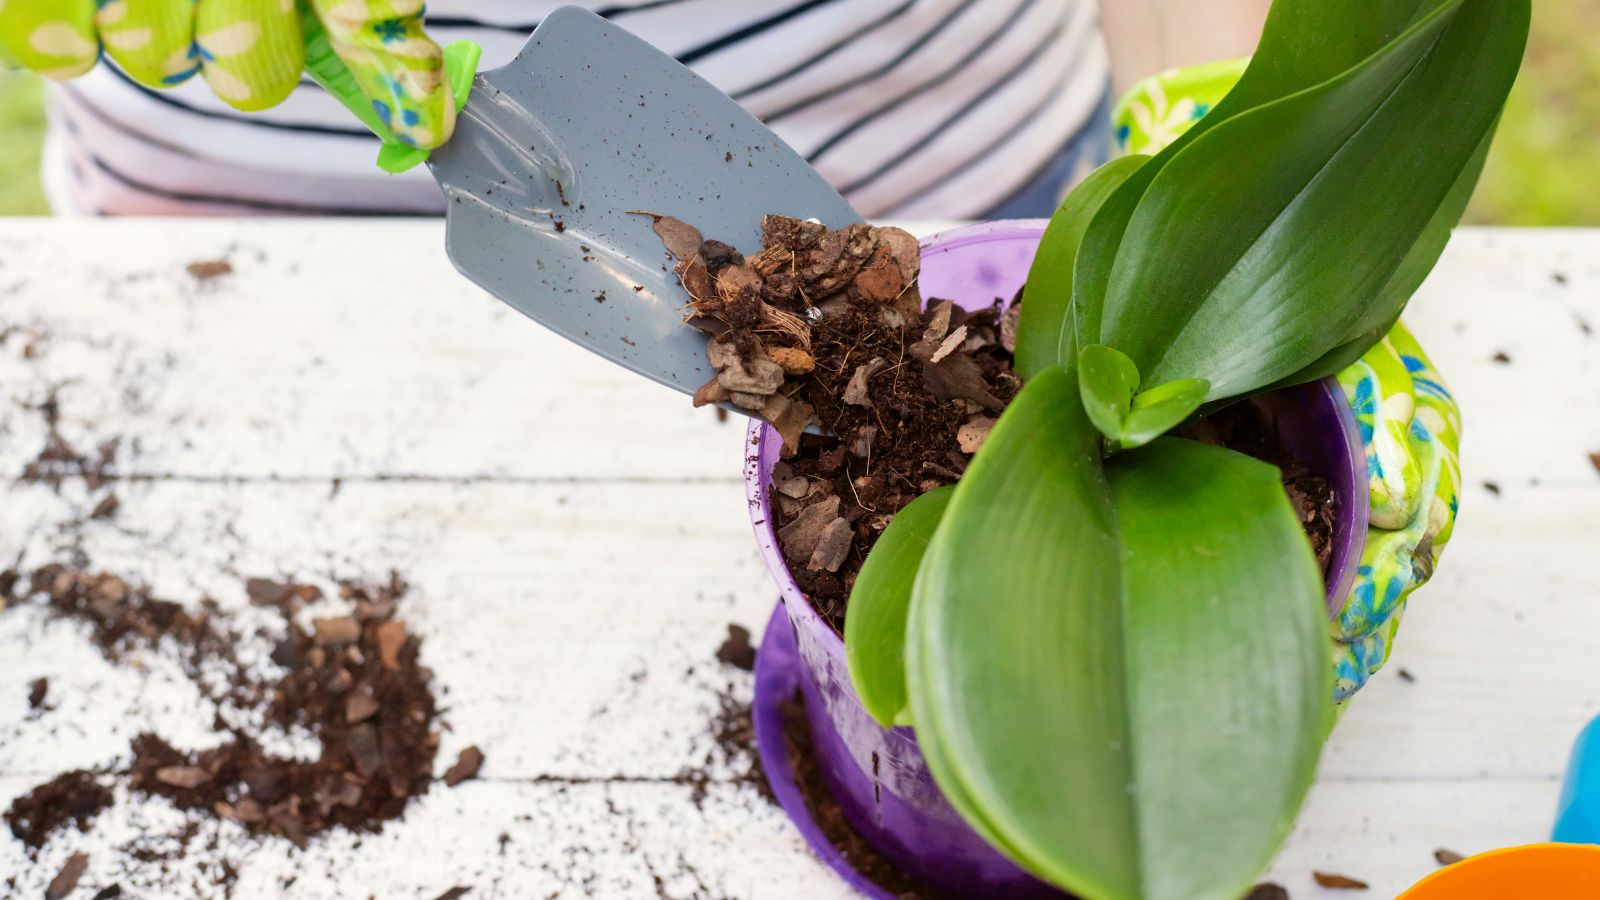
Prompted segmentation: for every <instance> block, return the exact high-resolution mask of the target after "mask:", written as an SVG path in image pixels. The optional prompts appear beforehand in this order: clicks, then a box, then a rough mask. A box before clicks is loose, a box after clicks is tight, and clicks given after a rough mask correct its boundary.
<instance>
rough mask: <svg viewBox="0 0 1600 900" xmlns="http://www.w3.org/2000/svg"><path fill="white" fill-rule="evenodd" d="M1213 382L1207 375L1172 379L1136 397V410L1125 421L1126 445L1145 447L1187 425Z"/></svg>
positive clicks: (1123, 425)
mask: <svg viewBox="0 0 1600 900" xmlns="http://www.w3.org/2000/svg"><path fill="white" fill-rule="evenodd" d="M1210 389H1211V383H1210V382H1208V381H1206V380H1205V379H1204V378H1184V379H1180V380H1178V381H1169V382H1167V383H1166V384H1163V385H1158V386H1156V387H1153V388H1151V389H1150V390H1148V391H1144V392H1142V393H1140V394H1138V395H1137V396H1135V397H1134V398H1133V409H1132V410H1130V411H1129V412H1128V415H1127V417H1126V418H1124V419H1123V420H1122V448H1123V449H1124V450H1128V449H1132V448H1134V447H1143V446H1144V445H1145V444H1148V443H1150V442H1151V441H1153V440H1155V439H1156V438H1158V437H1160V436H1162V435H1163V434H1166V433H1167V432H1168V431H1171V430H1172V429H1174V428H1176V427H1178V426H1179V425H1181V424H1183V421H1184V420H1185V419H1187V418H1189V416H1190V414H1192V413H1193V412H1194V411H1195V410H1197V409H1199V408H1200V403H1201V402H1202V401H1203V400H1205V399H1206V392H1207V391H1209V390H1210Z"/></svg>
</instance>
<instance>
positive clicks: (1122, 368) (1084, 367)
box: [1078, 344, 1139, 441]
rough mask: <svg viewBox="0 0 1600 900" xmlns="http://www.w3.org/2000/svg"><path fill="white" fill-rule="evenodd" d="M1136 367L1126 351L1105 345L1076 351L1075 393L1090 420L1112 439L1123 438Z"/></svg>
mask: <svg viewBox="0 0 1600 900" xmlns="http://www.w3.org/2000/svg"><path fill="white" fill-rule="evenodd" d="M1138 389H1139V370H1138V369H1137V368H1135V367H1134V365H1133V360H1131V359H1129V358H1128V356H1127V354H1125V353H1120V352H1118V351H1117V350H1115V349H1114V348H1111V347H1107V346H1106V345H1104V344H1090V345H1089V346H1087V347H1085V348H1083V349H1082V350H1080V351H1078V393H1079V397H1080V399H1082V400H1083V408H1084V410H1085V411H1086V412H1088V414H1089V421H1091V422H1093V423H1094V427H1096V428H1098V429H1100V433H1101V434H1103V435H1105V436H1106V437H1107V438H1109V439H1111V440H1113V441H1120V440H1122V436H1123V434H1122V433H1123V420H1124V419H1126V418H1127V417H1128V411H1129V410H1131V409H1132V408H1133V394H1134V392H1135V391H1137V390H1138Z"/></svg>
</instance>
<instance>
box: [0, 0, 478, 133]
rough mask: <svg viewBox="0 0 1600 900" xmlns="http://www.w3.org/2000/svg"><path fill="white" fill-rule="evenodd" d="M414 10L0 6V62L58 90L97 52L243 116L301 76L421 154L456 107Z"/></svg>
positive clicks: (139, 0)
mask: <svg viewBox="0 0 1600 900" xmlns="http://www.w3.org/2000/svg"><path fill="white" fill-rule="evenodd" d="M422 8H423V3H422V0H0V62H6V63H9V64H11V65H18V66H22V67H25V68H28V69H32V70H34V71H36V72H38V73H40V74H41V75H45V76H46V77H49V78H55V79H67V78H74V77H77V76H79V75H82V74H83V73H85V72H87V71H89V69H91V68H93V66H94V64H95V61H96V60H97V59H98V58H99V55H100V52H101V50H102V49H104V51H105V53H106V55H107V56H109V57H111V59H112V60H114V61H115V62H116V63H117V65H118V66H120V67H121V68H122V69H123V70H124V71H125V72H127V73H128V75H129V76H130V77H131V78H133V79H134V80H135V81H137V82H139V83H140V84H144V85H147V86H149V87H156V88H161V87H171V86H173V85H177V84H181V83H183V82H185V81H187V80H188V79H189V78H191V77H193V76H194V75H196V74H200V75H202V76H203V77H204V78H205V80H206V83H207V84H208V85H209V86H210V87H211V90H212V91H213V92H214V93H215V94H216V95H217V96H218V97H220V98H222V99H223V100H224V101H226V102H227V103H228V104H229V105H231V106H233V107H235V108H237V109H240V110H245V111H247V112H253V111H256V110H262V109H266V108H268V107H270V106H274V105H276V104H278V103H280V102H282V101H283V99H284V98H285V97H287V96H289V92H290V91H292V90H294V87H295V85H296V84H298V83H299V80H300V73H301V72H302V71H303V70H306V69H310V70H311V72H312V75H313V77H316V78H317V80H318V81H320V82H323V83H324V86H327V87H329V89H330V90H333V91H334V93H335V94H336V95H338V96H339V97H340V99H341V100H342V101H344V102H345V103H346V104H347V105H350V106H351V108H352V109H354V110H355V111H356V113H357V115H359V116H360V117H361V118H362V121H364V122H366V123H367V124H368V125H369V126H370V127H372V128H373V130H374V131H376V132H378V135H379V137H382V138H384V140H385V141H386V142H390V141H392V142H394V143H397V144H400V145H403V146H406V147H417V148H424V149H426V148H432V147H437V146H439V145H440V144H443V143H444V142H445V141H447V140H449V139H450V134H451V132H452V131H453V130H454V129H455V120H456V110H457V103H456V98H455V97H454V91H453V85H452V83H451V79H449V78H447V77H445V66H444V53H443V51H441V50H440V48H439V45H438V44H435V43H434V42H433V41H432V40H431V39H429V38H428V36H427V35H426V34H425V33H424V32H423V30H422ZM330 82H333V83H335V84H336V85H337V86H338V88H340V89H342V92H341V90H338V89H335V87H334V86H333V85H330ZM358 97H359V99H358ZM358 107H359V108H358ZM380 126H381V130H380ZM386 132H387V133H386Z"/></svg>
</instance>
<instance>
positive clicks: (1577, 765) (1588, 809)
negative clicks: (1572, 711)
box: [1550, 718, 1600, 844]
mask: <svg viewBox="0 0 1600 900" xmlns="http://www.w3.org/2000/svg"><path fill="white" fill-rule="evenodd" d="M1550 839H1551V840H1553V841H1559V842H1561V843H1563V844H1600V718H1596V719H1595V720H1594V721H1592V722H1590V723H1589V727H1587V728H1585V729H1584V730H1583V732H1582V733H1581V734H1579V735H1578V740H1577V741H1576V742H1575V743H1574V744H1573V745H1572V759H1571V760H1570V761H1568V763H1567V777H1566V779H1565V780H1564V781H1563V782H1562V783H1561V803H1560V805H1559V806H1558V807H1557V809H1556V827H1555V831H1554V832H1553V833H1552V834H1551V835H1550Z"/></svg>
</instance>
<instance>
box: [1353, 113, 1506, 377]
mask: <svg viewBox="0 0 1600 900" xmlns="http://www.w3.org/2000/svg"><path fill="white" fill-rule="evenodd" d="M1498 125H1499V120H1498V119H1496V122H1495V124H1494V125H1491V126H1490V127H1489V130H1488V131H1487V132H1486V133H1485V134H1484V135H1483V140H1482V141H1479V142H1478V149H1477V150H1476V151H1474V153H1473V154H1472V158H1471V159H1469V160H1467V165H1466V168H1464V169H1462V170H1461V174H1460V176H1458V177H1457V178H1456V183H1455V184H1454V185H1452V186H1451V188H1450V193H1449V194H1447V195H1446V196H1445V199H1444V202H1443V203H1442V204H1440V205H1439V209H1438V210H1437V211H1435V212H1434V214H1433V218H1432V219H1430V220H1429V221H1428V224H1427V226H1426V227H1424V228H1423V229H1422V236H1421V237H1419V238H1418V239H1417V242H1416V243H1415V244H1413V245H1412V246H1411V250H1410V251H1409V252H1407V253H1406V255H1405V258H1403V259H1402V260H1400V265H1399V267H1398V268H1396V269H1395V271H1394V274H1393V275H1391V276H1390V277H1389V281H1388V283H1386V284H1385V285H1384V286H1383V287H1382V288H1380V289H1379V290H1378V294H1377V299H1376V300H1375V301H1374V302H1373V304H1372V306H1371V308H1369V309H1368V310H1367V314H1366V315H1365V316H1363V317H1362V318H1361V320H1360V321H1358V322H1356V324H1355V326H1354V327H1353V328H1352V329H1351V335H1350V336H1352V337H1360V336H1363V335H1365V334H1367V333H1370V332H1373V331H1378V329H1380V328H1381V329H1382V331H1381V332H1379V336H1380V337H1381V336H1382V335H1384V334H1388V333H1389V329H1390V328H1393V327H1394V322H1395V320H1396V319H1398V318H1399V317H1400V311H1401V310H1402V309H1404V308H1405V305H1406V303H1407V302H1408V301H1409V300H1410V299H1411V295H1412V294H1414V293H1416V292H1417V288H1419V287H1421V286H1422V282H1423V281H1424V280H1425V279H1427V277H1428V273H1429V272H1432V271H1433V266H1434V263H1437V262H1438V261H1439V256H1440V255H1441V254H1442V253H1444V248H1445V244H1447V243H1449V241H1450V233H1451V232H1452V231H1454V230H1455V227H1456V223H1457V222H1460V221H1461V215H1462V213H1464V212H1466V210H1467V202H1468V201H1470V200H1471V199H1472V191H1473V189H1474V188H1476V187H1477V186H1478V176H1479V175H1481V174H1483V164H1484V162H1485V160H1487V159H1488V157H1489V146H1490V145H1491V144H1492V143H1494V132H1495V128H1496V127H1497V126H1498ZM1372 343H1373V342H1371V341H1369V342H1368V344H1367V346H1369V347H1370V346H1371V345H1372ZM1335 371H1337V370H1335ZM1330 374H1331V373H1330Z"/></svg>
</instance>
